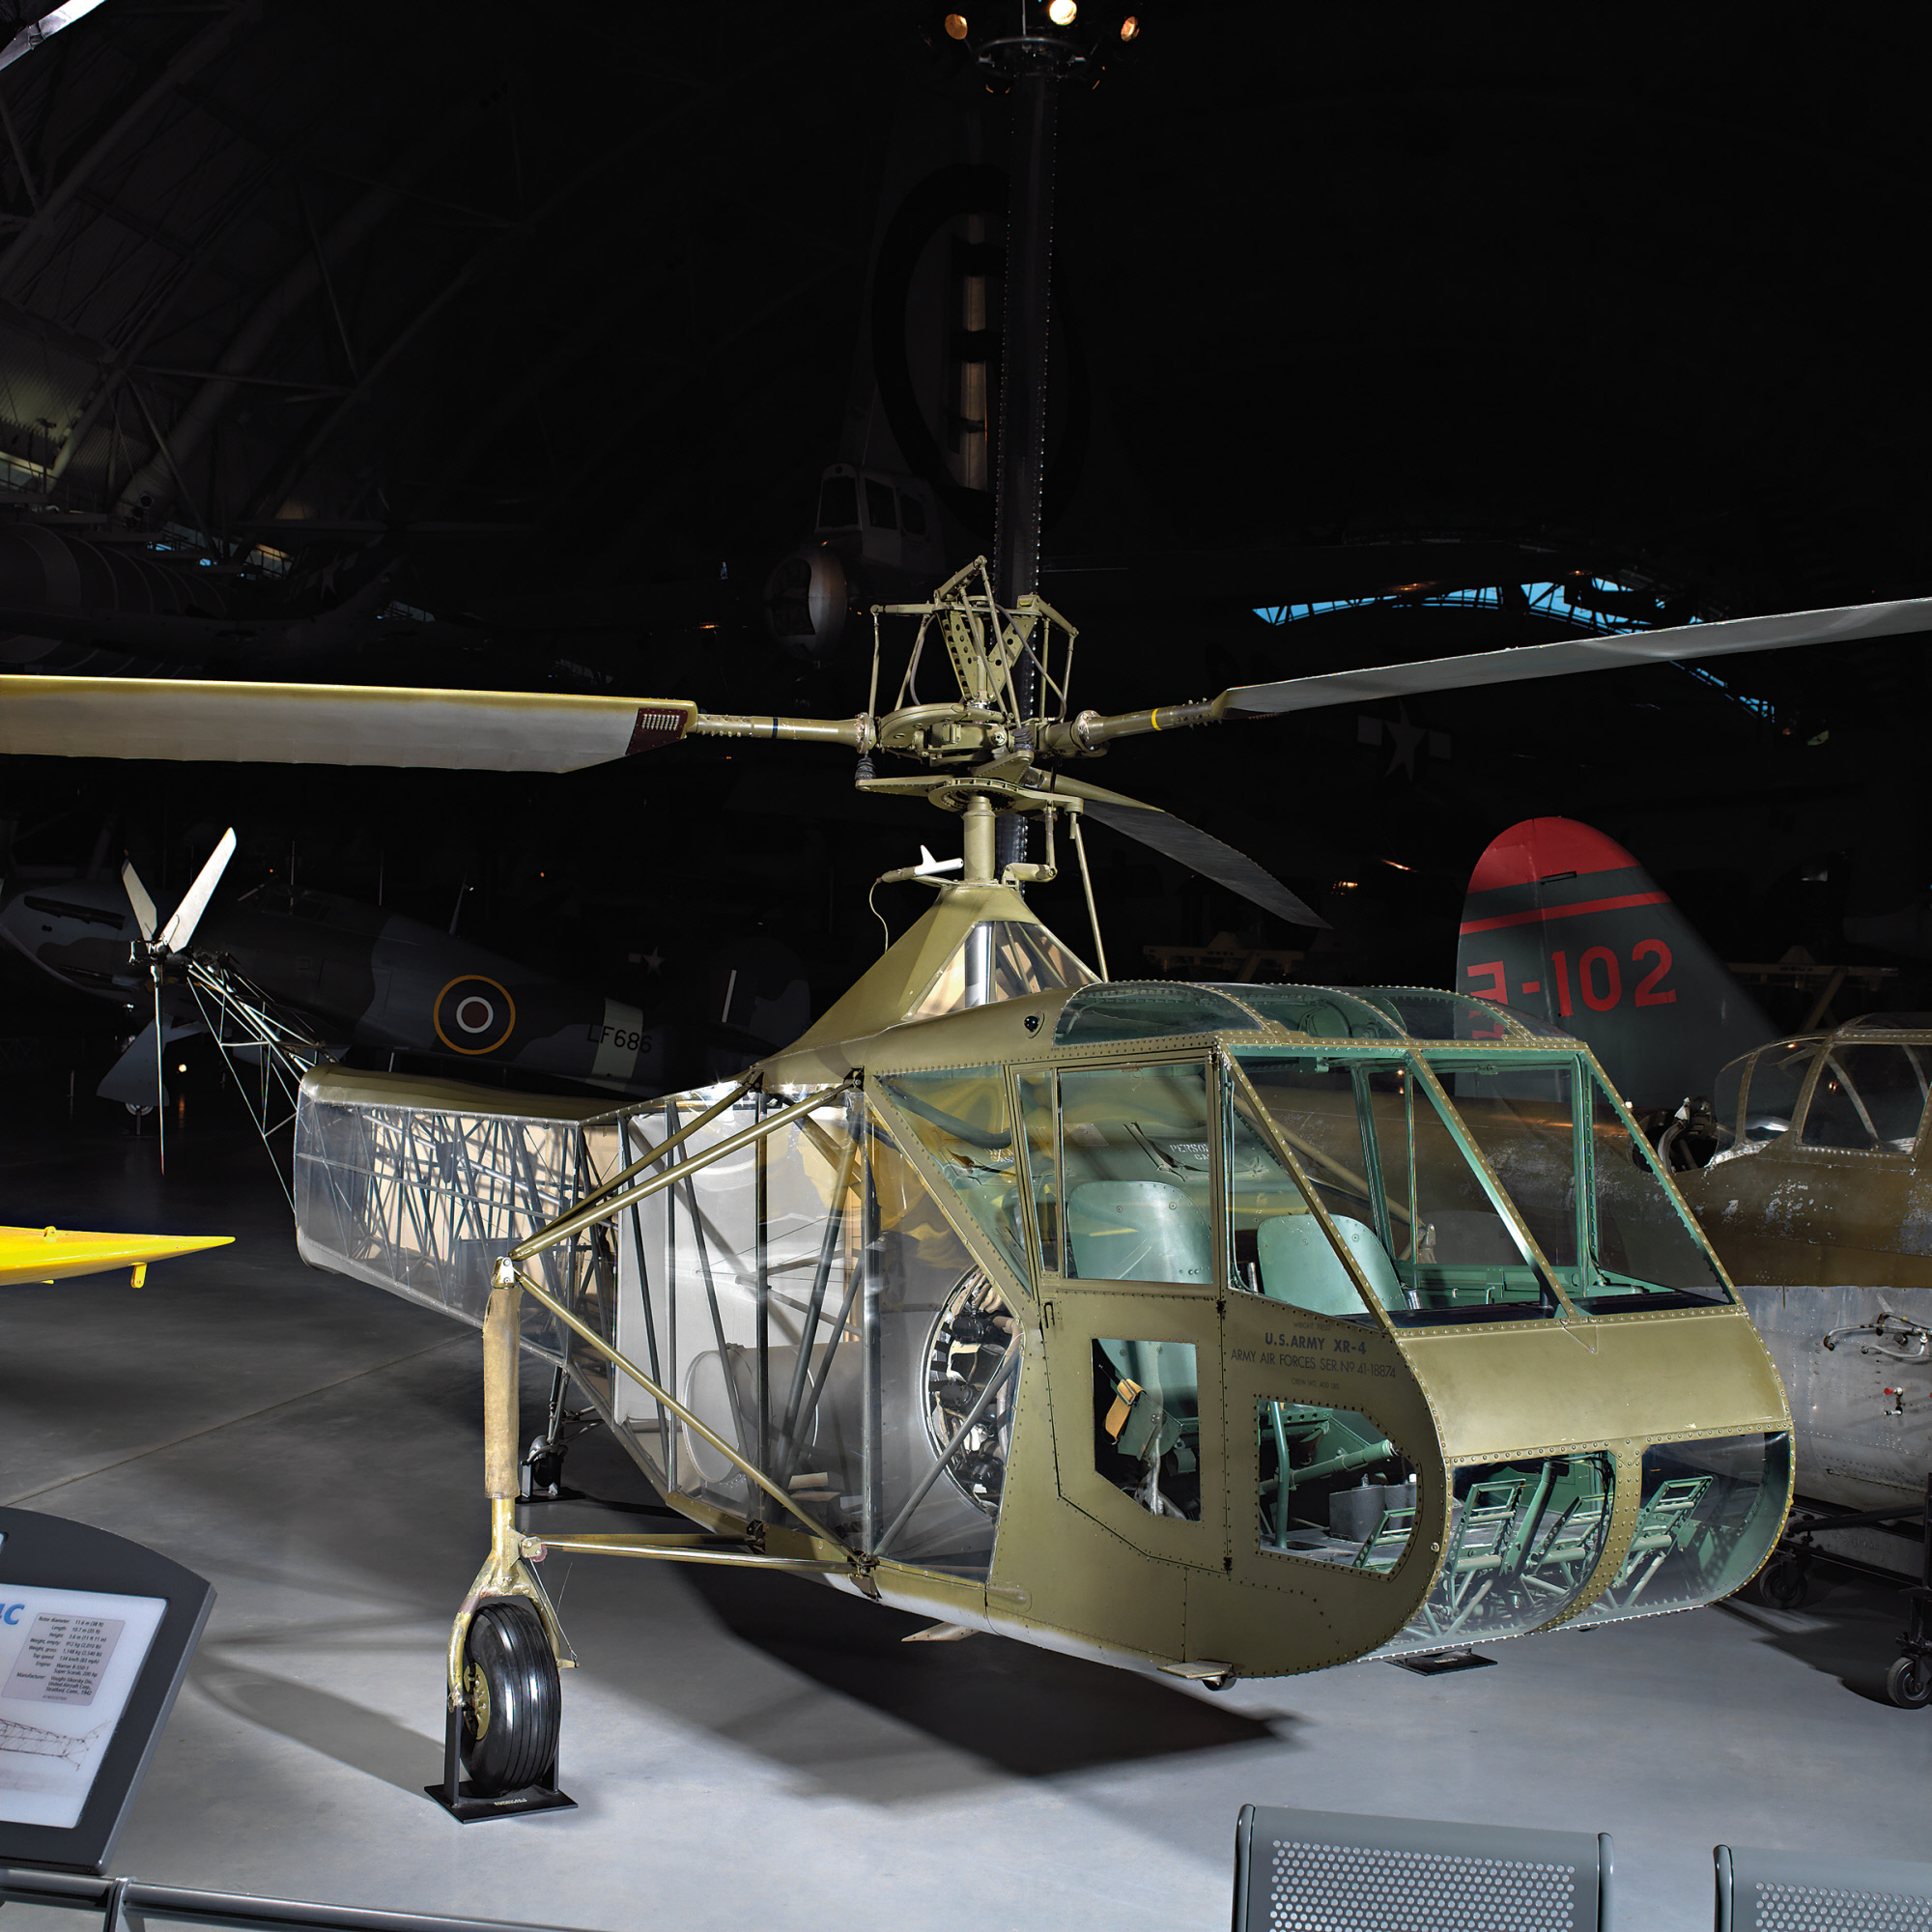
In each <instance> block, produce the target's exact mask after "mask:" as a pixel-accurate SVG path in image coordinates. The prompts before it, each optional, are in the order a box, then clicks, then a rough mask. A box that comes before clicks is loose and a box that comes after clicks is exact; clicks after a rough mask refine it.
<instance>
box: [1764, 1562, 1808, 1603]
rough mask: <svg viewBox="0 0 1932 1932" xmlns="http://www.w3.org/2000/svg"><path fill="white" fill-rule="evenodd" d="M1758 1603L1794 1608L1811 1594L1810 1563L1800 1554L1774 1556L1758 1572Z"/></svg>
mask: <svg viewBox="0 0 1932 1932" xmlns="http://www.w3.org/2000/svg"><path fill="white" fill-rule="evenodd" d="M1757 1594H1758V1601H1759V1602H1760V1603H1764V1604H1768V1605H1771V1607H1772V1608H1773V1609H1775V1610H1795V1609H1796V1608H1797V1607H1798V1606H1799V1605H1801V1604H1802V1603H1804V1600H1805V1598H1806V1597H1808V1596H1809V1595H1810V1594H1811V1577H1810V1565H1809V1564H1807V1563H1806V1562H1805V1561H1804V1558H1803V1557H1802V1556H1774V1557H1773V1558H1772V1559H1771V1561H1770V1562H1769V1563H1767V1564H1766V1565H1765V1566H1764V1568H1763V1570H1761V1571H1760V1572H1759V1573H1758V1578H1757Z"/></svg>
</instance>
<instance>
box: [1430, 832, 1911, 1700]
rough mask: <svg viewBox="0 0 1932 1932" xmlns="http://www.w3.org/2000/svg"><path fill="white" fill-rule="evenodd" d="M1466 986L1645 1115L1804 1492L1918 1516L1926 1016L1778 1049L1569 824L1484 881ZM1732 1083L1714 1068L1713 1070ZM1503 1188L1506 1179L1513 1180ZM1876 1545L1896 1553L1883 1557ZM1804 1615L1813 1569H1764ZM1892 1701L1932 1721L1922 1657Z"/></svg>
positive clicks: (1677, 931) (1494, 862)
mask: <svg viewBox="0 0 1932 1932" xmlns="http://www.w3.org/2000/svg"><path fill="white" fill-rule="evenodd" d="M1456 963H1457V972H1456V978H1457V983H1458V985H1459V987H1461V988H1462V989H1463V990H1464V991H1465V992H1469V993H1473V994H1476V995H1477V996H1478V997H1480V998H1483V999H1488V1000H1494V1001H1498V1002H1506V1003H1507V1005H1508V1007H1509V1008H1510V1009H1512V1010H1514V1011H1516V1012H1519V1013H1527V1014H1530V1015H1533V1016H1538V1017H1543V1018H1547V1019H1549V1020H1551V1021H1553V1022H1554V1023H1556V1024H1558V1025H1560V1026H1562V1027H1563V1028H1564V1029H1565V1030H1566V1031H1568V1032H1570V1033H1573V1034H1575V1035H1576V1036H1577V1037H1578V1038H1580V1039H1583V1040H1585V1041H1587V1042H1588V1044H1589V1046H1590V1048H1591V1051H1592V1052H1593V1053H1594V1054H1595V1055H1596V1057H1597V1059H1598V1061H1599V1063H1600V1064H1601V1065H1603V1066H1604V1068H1605V1072H1606V1073H1608V1074H1609V1076H1610V1078H1611V1080H1612V1082H1613V1083H1614V1084H1615V1085H1616V1086H1617V1088H1618V1091H1619V1092H1620V1093H1622V1094H1626V1095H1628V1096H1629V1097H1630V1098H1631V1099H1632V1101H1633V1102H1634V1104H1635V1105H1637V1106H1638V1107H1640V1108H1644V1109H1646V1110H1649V1111H1650V1112H1651V1113H1652V1114H1653V1115H1654V1116H1657V1117H1662V1116H1665V1115H1668V1114H1670V1113H1671V1112H1672V1110H1673V1109H1674V1118H1673V1119H1672V1120H1671V1124H1670V1125H1669V1126H1667V1127H1666V1128H1665V1129H1664V1130H1663V1132H1662V1135H1661V1136H1660V1137H1659V1147H1660V1151H1661V1152H1662V1154H1663V1155H1664V1156H1665V1157H1666V1158H1669V1157H1670V1156H1671V1155H1672V1154H1673V1153H1675V1152H1678V1151H1680V1150H1688V1149H1690V1148H1692V1147H1695V1146H1697V1145H1698V1144H1699V1142H1700V1141H1702V1142H1705V1143H1707V1144H1710V1145H1712V1146H1714V1148H1715V1151H1714V1152H1713V1153H1712V1155H1711V1157H1710V1158H1709V1159H1708V1161H1707V1162H1706V1163H1705V1164H1704V1165H1703V1166H1702V1167H1701V1168H1699V1167H1695V1166H1690V1163H1689V1155H1688V1153H1684V1154H1683V1155H1682V1161H1683V1164H1684V1166H1685V1167H1686V1168H1688V1171H1682V1172H1679V1173H1677V1175H1676V1183H1677V1187H1678V1190H1679V1192H1680V1193H1681V1194H1682V1195H1683V1197H1684V1199H1685V1201H1686V1202H1687V1204H1688V1205H1689V1206H1690V1208H1691V1210H1692V1211H1693V1212H1694V1213H1695V1214H1696V1216H1697V1218H1698V1220H1699V1222H1700V1223H1701V1224H1702V1225H1703V1228H1704V1230H1705V1232H1706V1233H1707V1234H1708V1236H1710V1238H1711V1241H1712V1243H1713V1245H1714V1246H1715V1247H1716V1249H1717V1252H1718V1255H1719V1259H1720V1260H1721V1261H1722V1262H1723V1264H1724V1267H1725V1270H1726V1272H1727V1273H1728V1274H1729V1275H1730V1277H1731V1279H1732V1280H1733V1282H1735V1283H1736V1285H1737V1289H1738V1293H1739V1294H1740V1295H1741V1297H1742V1298H1743V1300H1744V1303H1745V1306H1746V1307H1747V1309H1748V1310H1749V1311H1750V1315H1751V1319H1752V1320H1753V1321H1755V1323H1756V1324H1757V1328H1758V1332H1759V1333H1760V1334H1761V1335H1762V1336H1763V1337H1764V1339H1765V1344H1766V1346H1767V1347H1768V1348H1769V1349H1770V1350H1771V1353H1772V1359H1773V1360H1774V1361H1775V1362H1776V1365H1777V1371H1778V1375H1779V1377H1780V1378H1781V1379H1782V1380H1783V1383H1784V1386H1785V1390H1786V1393H1787V1395H1788V1396H1789V1398H1790V1402H1791V1408H1792V1416H1793V1428H1794V1436H1793V1442H1794V1449H1795V1452H1796V1462H1797V1486H1798V1490H1799V1492H1801V1493H1802V1494H1803V1495H1804V1496H1806V1497H1808V1498H1813V1499H1815V1500H1817V1501H1818V1502H1821V1503H1826V1504H1831V1505H1834V1506H1836V1507H1837V1508H1838V1509H1840V1510H1849V1511H1852V1512H1858V1513H1883V1512H1887V1511H1890V1512H1892V1513H1894V1514H1900V1513H1910V1512H1912V1511H1914V1510H1915V1509H1917V1508H1918V1507H1920V1506H1922V1504H1923V1502H1924V1499H1925V1496H1926V1480H1927V1474H1928V1471H1932V1247H1928V1242H1927V1239H1926V1235H1925V1230H1926V1228H1927V1226H1928V1224H1932V1223H1928V1217H1932V1148H1928V1147H1927V1146H1926V1144H1925V1142H1924V1139H1923V1130H1924V1126H1925V1118H1926V1112H1927V1109H1926V1096H1927V1093H1928V1091H1932V1015H1926V1014H1922V1013H1872V1014H1868V1015H1866V1016H1865V1017H1863V1018H1861V1019H1855V1020H1853V1021H1851V1022H1850V1023H1849V1024H1848V1025H1844V1026H1840V1027H1836V1028H1834V1029H1831V1030H1828V1031H1825V1032H1814V1033H1801V1034H1797V1035H1787V1036H1784V1037H1778V1036H1777V1035H1776V1032H1775V1030H1774V1028H1773V1027H1772V1024H1771V1022H1770V1020H1769V1019H1767V1018H1766V1017H1765V1015H1764V1014H1763V1013H1762V1012H1761V1011H1760V1010H1759V1009H1758V1008H1757V1006H1756V1004H1755V1003H1754V1002H1753V1001H1752V1000H1751V998H1750V997H1749V995H1748V994H1747V992H1746V991H1745V990H1744V989H1743V988H1742V987H1741V986H1740V985H1739V984H1738V983H1737V981H1736V980H1734V979H1733V978H1732V977H1731V975H1730V973H1729V972H1728V971H1727V970H1726V969H1725V967H1724V966H1723V964H1722V963H1721V962H1720V961H1719V959H1718V957H1717V955H1716V954H1715V953H1714V952H1712V951H1711V949H1710V947H1709V946H1708V945H1707V944H1706V943H1705V941H1704V940H1703V938H1702V937H1701V936H1700V935H1699V934H1698V933H1697V931H1696V930H1695V928H1694V927H1693V926H1691V924H1690V922H1689V921H1688V920H1687V919H1686V918H1685V917H1684V915H1683V914H1682V912H1680V911H1679V910H1678V908H1677V907H1676V906H1675V905H1674V904H1672V902H1671V900H1670V898H1669V895H1667V894H1665V893H1663V892H1662V891H1661V890H1660V889H1659V888H1658V886H1657V884H1656V882H1655V881H1654V880H1653V879H1652V878H1651V877H1650V875H1649V874H1648V873H1647V872H1646V871H1645V870H1644V869H1643V868H1642V867H1641V866H1640V865H1639V864H1638V863H1637V861H1636V860H1635V859H1634V857H1633V856H1632V855H1631V854H1630V853H1629V852H1627V851H1626V850H1624V848H1623V847H1622V846H1620V845H1618V844H1617V843H1616V842H1615V841H1614V840H1612V839H1609V838H1605V836H1604V835H1603V834H1602V833H1600V832H1598V831H1596V830H1594V829H1593V828H1592V827H1590V826H1587V825H1580V824H1577V822H1575V821H1574V820H1571V819H1564V818H1537V819H1528V820H1525V821H1523V822H1522V823H1521V824H1519V825H1513V826H1511V827H1510V828H1509V829H1508V830H1507V831H1506V832H1504V833H1502V834H1500V835H1499V836H1498V837H1497V838H1495V839H1494V840H1492V843H1491V844H1490V846H1489V848H1488V850H1486V851H1485V852H1484V854H1483V856H1482V858H1481V859H1480V860H1479V861H1478V862H1477V865H1476V869H1475V872H1474V874H1473V875H1472V877H1471V879H1470V882H1469V895H1468V898H1467V900H1466V902H1465V904H1464V906H1463V924H1462V932H1461V937H1460V941H1459V945H1458V950H1457V962H1456ZM1720 1063H1721V1065H1720ZM1505 1178H1506V1179H1507V1178H1508V1177H1507V1172H1505ZM1873 1548H1882V1546H1873ZM1766 1587H1767V1590H1768V1591H1770V1592H1771V1593H1772V1594H1773V1595H1774V1597H1776V1598H1777V1599H1779V1600H1781V1601H1784V1602H1786V1603H1795V1602H1797V1601H1800V1600H1801V1599H1802V1596H1803V1593H1804V1563H1803V1561H1802V1560H1795V1561H1793V1562H1791V1563H1787V1564H1781V1565H1780V1566H1778V1567H1777V1568H1776V1569H1775V1570H1774V1571H1772V1572H1768V1573H1767V1584H1766ZM1889 1690H1890V1693H1891V1695H1892V1697H1893V1700H1894V1701H1895V1702H1897V1703H1900V1704H1904V1705H1907V1706H1908V1707H1911V1708H1918V1706H1921V1705H1924V1704H1926V1703H1932V1657H1915V1656H1913V1655H1910V1654H1908V1656H1906V1657H1904V1658H1901V1659H1900V1660H1899V1662H1898V1663H1896V1664H1894V1666H1893V1668H1892V1673H1891V1677H1890V1679H1889Z"/></svg>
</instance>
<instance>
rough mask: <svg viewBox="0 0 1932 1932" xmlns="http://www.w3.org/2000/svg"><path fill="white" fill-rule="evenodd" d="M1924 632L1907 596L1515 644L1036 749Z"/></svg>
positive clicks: (1228, 694)
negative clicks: (1425, 694)
mask: <svg viewBox="0 0 1932 1932" xmlns="http://www.w3.org/2000/svg"><path fill="white" fill-rule="evenodd" d="M1926 631H1932V598H1924V597H1910V598H1901V599H1899V600H1897V601H1895V602H1893V603H1889V604H1850V605H1846V606H1844V607H1843V608H1841V609H1838V610H1832V611H1782V612H1780V613H1779V614H1777V615H1776V616H1772V617H1728V618H1725V619H1723V620H1722V621H1721V622H1719V623H1714V624H1677V625H1673V626H1671V627H1670V628H1669V629H1668V630H1662V631H1625V632H1621V633H1619V634H1618V635H1617V636H1615V637H1609V638H1560V639H1557V640H1556V641H1555V642H1554V643H1548V644H1521V645H1519V646H1518V647H1517V648H1516V649H1514V650H1504V651H1479V652H1477V653H1475V654H1473V655H1471V656H1469V657H1461V658H1427V659H1424V660H1423V661H1422V662H1420V663H1418V664H1399V665H1376V666H1372V667H1369V668H1364V669H1361V670H1331V671H1321V672H1318V673H1317V674H1316V675H1315V676H1313V677H1284V678H1277V679H1275V680H1273V681H1272V682H1271V683H1268V684H1237V685H1236V686H1234V687H1233V688H1232V689H1231V690H1228V691H1224V692H1223V693H1222V694H1221V695H1220V696H1218V697H1211V698H1203V699H1199V700H1197V701H1195V702H1192V703H1187V704H1161V705H1155V706H1153V707H1151V708H1150V709H1149V710H1146V711H1122V712H1118V713H1116V714H1115V715H1113V716H1112V717H1106V718H1101V717H1096V716H1095V715H1094V713H1093V712H1091V711H1090V712H1082V713H1081V715H1080V716H1079V717H1078V718H1074V719H1067V720H1058V721H1056V722H1054V723H1052V724H1049V725H1046V727H1045V728H1044V729H1043V730H1042V731H1041V732H1040V734H1039V748H1040V750H1041V751H1043V752H1046V753H1049V754H1051V755H1053V756H1057V757H1067V756H1074V757H1077V756H1079V755H1080V753H1083V752H1092V751H1097V750H1098V749H1099V747H1100V746H1102V745H1105V744H1108V743H1109V742H1111V741H1112V740H1113V739H1116V738H1133V737H1138V736H1139V735H1140V734H1141V733H1143V732H1146V731H1180V730H1185V729H1186V728H1187V727H1188V726H1189V725H1219V724H1222V723H1224V722H1226V721H1228V720H1232V719H1236V718H1274V717H1279V716H1281V715H1282V714H1283V713H1284V712H1289V711H1318V710H1320V709H1321V707H1322V706H1323V705H1328V704H1361V703H1367V702H1371V701H1373V700H1374V699H1376V698H1378V697H1409V696H1416V695H1417V694H1419V693H1422V692H1429V691H1466V690H1470V689H1473V688H1477V687H1480V686H1485V685H1492V684H1517V683H1520V682H1522V681H1524V680H1526V679H1530V678H1538V677H1567V676H1569V675H1570V674H1572V673H1573V672H1576V671H1585V670H1616V669H1618V668H1621V667H1624V666H1629V665H1638V664H1657V663H1660V662H1664V663H1675V664H1689V663H1690V662H1691V661H1692V660H1694V659H1697V658H1718V657H1729V656H1731V655H1733V654H1734V653H1737V652H1741V651H1781V650H1789V649H1791V648H1793V647H1794V646H1797V645H1801V644H1824V643H1833V642H1843V641H1845V640H1847V639H1857V638H1896V637H1910V636H1914V635H1916V634H1918V633H1921V632H1926Z"/></svg>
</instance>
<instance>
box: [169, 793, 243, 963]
mask: <svg viewBox="0 0 1932 1932" xmlns="http://www.w3.org/2000/svg"><path fill="white" fill-rule="evenodd" d="M234 856H235V828H234V827H233V826H232V825H231V826H230V827H229V828H228V830H227V831H226V832H224V833H223V834H222V835H221V842H220V843H219V844H218V845H216V846H215V848H214V850H213V852H211V853H210V854H209V855H208V863H207V865H205V866H204V867H202V868H201V870H200V871H199V872H197V873H196V874H195V879H194V884H193V885H191V886H190V887H189V888H188V889H187V891H186V892H185V893H184V894H183V895H182V902H181V904H180V905H178V906H176V907H175V916H174V917H173V918H172V919H171V920H169V921H168V923H167V924H166V925H164V926H162V928H161V944H162V945H163V946H165V947H166V948H167V950H168V951H169V952H180V951H181V950H182V948H183V947H185V945H186V944H187V943H188V941H189V940H190V939H192V938H193V937H194V929H195V927H196V926H197V925H199V924H200V923H201V916H202V914H203V913H205V912H206V911H207V910H208V902H209V900H210V899H212V898H213V896H214V889H215V887H216V886H218V885H219V884H220V883H221V875H222V873H223V872H225V871H226V870H227V869H228V862H229V860H231V859H232V858H234ZM158 997H159V995H158V994H156V998H158Z"/></svg>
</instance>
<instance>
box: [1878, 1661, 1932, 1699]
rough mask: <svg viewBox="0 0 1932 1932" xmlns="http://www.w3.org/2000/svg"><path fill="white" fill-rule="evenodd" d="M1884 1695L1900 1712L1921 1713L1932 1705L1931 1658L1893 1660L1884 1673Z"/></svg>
mask: <svg viewBox="0 0 1932 1932" xmlns="http://www.w3.org/2000/svg"><path fill="white" fill-rule="evenodd" d="M1885 1694H1886V1695H1887V1696H1888V1697H1889V1698H1890V1699H1891V1701H1892V1702H1893V1703H1894V1704H1896V1705H1897V1706H1898V1708H1899V1709H1900V1710H1901V1711H1922V1710H1924V1708H1925V1707H1926V1705H1927V1704H1932V1658H1925V1657H1900V1658H1896V1659H1894V1660H1893V1662H1892V1666H1891V1668H1890V1669H1889V1670H1888V1671H1887V1672H1886V1673H1885Z"/></svg>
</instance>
